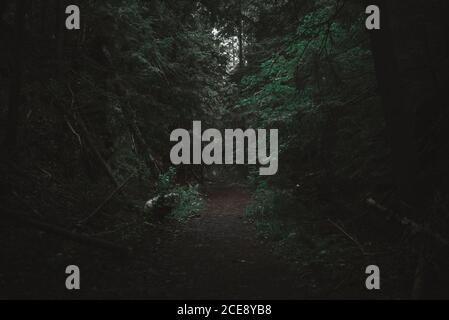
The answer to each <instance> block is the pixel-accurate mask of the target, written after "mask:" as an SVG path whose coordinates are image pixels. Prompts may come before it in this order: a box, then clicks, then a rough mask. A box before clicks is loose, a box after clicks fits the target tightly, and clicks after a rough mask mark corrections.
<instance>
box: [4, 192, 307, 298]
mask: <svg viewBox="0 0 449 320" xmlns="http://www.w3.org/2000/svg"><path fill="white" fill-rule="evenodd" d="M250 201H251V197H250V194H249V193H248V192H246V191H245V190H244V189H242V188H216V189H213V190H210V191H209V192H207V204H206V207H205V209H204V210H203V212H202V213H201V214H199V215H198V216H196V217H193V218H191V219H190V220H189V221H188V222H185V223H175V222H173V221H171V222H170V221H166V222H162V223H161V224H155V225H154V226H153V227H151V228H150V229H151V231H150V230H148V231H147V232H146V234H145V236H144V239H142V241H141V243H140V245H139V246H138V247H136V248H135V250H134V252H133V255H132V256H131V257H124V256H120V255H119V256H117V254H116V253H111V252H107V251H104V250H98V249H95V248H88V247H83V246H80V245H79V244H76V243H73V242H70V241H60V240H59V238H56V237H54V236H52V235H47V234H45V233H42V232H39V231H36V230H33V229H29V228H27V227H21V228H16V227H11V226H2V233H3V235H2V239H3V241H5V242H4V243H3V246H2V247H3V251H4V252H3V253H2V256H3V257H5V258H6V259H4V263H3V265H2V269H1V270H0V285H1V290H0V297H1V298H9V299H10V298H39V299H47V298H51V299H54V298H57V299H67V298H68V299H73V298H83V299H98V298H117V299H264V298H267V299H268V298H270V299H295V298H302V297H304V295H305V288H304V287H302V286H301V283H300V280H299V279H298V278H299V275H298V273H297V272H296V271H295V270H294V268H293V266H292V265H291V264H289V263H288V262H287V261H283V260H282V258H280V257H278V256H277V255H275V254H274V253H273V252H272V250H271V246H272V245H271V244H270V243H268V242H264V241H262V239H260V238H259V237H258V235H257V231H256V228H255V226H254V224H253V223H251V222H250V221H248V220H247V219H246V218H245V207H246V206H247V204H248V203H249V202H250ZM8 237H9V238H8ZM17 239H20V241H18V240H17ZM71 264H75V265H78V266H79V267H80V270H81V290H79V291H68V290H66V288H65V280H66V277H67V275H66V274H65V268H66V266H68V265H71Z"/></svg>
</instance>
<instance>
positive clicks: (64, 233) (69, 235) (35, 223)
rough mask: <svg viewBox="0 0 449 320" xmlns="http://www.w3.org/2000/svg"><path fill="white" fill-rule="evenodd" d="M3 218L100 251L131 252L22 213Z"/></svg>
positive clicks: (6, 215) (122, 247)
mask: <svg viewBox="0 0 449 320" xmlns="http://www.w3.org/2000/svg"><path fill="white" fill-rule="evenodd" d="M3 217H4V218H5V219H8V220H12V221H14V222H17V223H22V224H25V225H29V226H31V227H34V228H36V229H39V230H42V231H45V232H48V233H52V234H54V235H57V236H61V237H64V238H66V239H69V240H72V241H75V242H78V243H81V244H85V245H93V246H96V247H99V248H102V249H109V250H116V251H119V252H121V253H124V254H129V253H131V252H132V249H131V248H129V247H125V246H121V245H118V244H115V243H112V242H110V241H106V240H102V239H98V238H94V237H91V236H89V235H86V234H80V233H75V232H72V231H70V230H67V229H64V228H61V227H58V226H55V225H52V224H49V223H46V222H42V221H39V220H36V219H33V218H30V217H28V216H26V215H24V214H22V213H17V212H14V213H9V214H4V215H3Z"/></svg>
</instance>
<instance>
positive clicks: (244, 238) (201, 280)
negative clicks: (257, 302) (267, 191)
mask: <svg viewBox="0 0 449 320" xmlns="http://www.w3.org/2000/svg"><path fill="white" fill-rule="evenodd" d="M249 201H250V195H249V194H248V193H247V192H246V191H244V190H243V189H238V188H221V189H216V190H213V191H211V192H209V194H208V200H207V206H206V208H205V210H204V212H203V213H202V214H201V215H199V217H197V218H194V219H192V220H191V221H189V222H188V223H187V224H186V225H185V227H184V228H182V229H180V230H178V232H177V233H176V234H175V236H173V237H171V239H169V240H167V241H166V242H163V243H161V246H160V248H159V256H158V257H159V258H158V265H159V269H160V270H161V269H162V270H165V272H164V275H163V276H164V277H165V283H164V284H163V285H162V287H160V288H157V287H156V288H155V287H153V289H155V290H154V291H153V294H156V295H157V296H159V297H161V298H162V297H163V298H175V299H177V298H181V299H186V298H189V299H216V298H226V299H262V298H271V299H281V298H282V299H294V298H300V297H302V296H303V295H304V290H302V289H301V284H300V281H299V280H298V274H297V272H295V271H293V269H292V267H291V266H290V265H289V264H288V263H287V262H284V261H282V260H280V258H279V257H277V256H275V255H274V254H273V253H272V252H271V250H270V247H269V244H266V243H263V242H262V241H261V240H260V239H258V237H257V231H256V230H255V226H254V225H253V224H251V223H250V222H248V221H247V220H246V219H245V216H244V212H245V207H246V206H247V204H248V203H249Z"/></svg>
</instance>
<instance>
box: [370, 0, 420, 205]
mask: <svg viewBox="0 0 449 320" xmlns="http://www.w3.org/2000/svg"><path fill="white" fill-rule="evenodd" d="M374 2H375V4H376V5H378V6H379V8H380V10H381V29H380V30H373V31H370V34H371V42H372V51H373V57H374V62H375V69H376V75H377V80H378V85H379V91H380V95H381V98H382V104H383V107H384V113H385V120H386V125H387V131H388V136H389V140H390V141H389V142H390V146H391V153H392V162H393V172H394V178H395V183H396V188H397V191H398V195H399V197H400V199H401V200H402V201H404V202H405V203H407V204H410V205H412V206H413V205H415V199H416V196H415V191H416V189H415V188H416V173H417V159H418V157H417V150H416V146H415V141H414V123H415V117H414V112H413V110H412V108H410V107H409V106H407V105H405V103H404V97H403V94H404V93H403V91H402V86H401V82H402V79H401V77H400V75H399V67H398V62H397V54H396V50H395V39H394V35H393V29H392V27H391V25H390V17H389V14H390V11H389V7H388V5H387V1H386V0H378V1H374Z"/></svg>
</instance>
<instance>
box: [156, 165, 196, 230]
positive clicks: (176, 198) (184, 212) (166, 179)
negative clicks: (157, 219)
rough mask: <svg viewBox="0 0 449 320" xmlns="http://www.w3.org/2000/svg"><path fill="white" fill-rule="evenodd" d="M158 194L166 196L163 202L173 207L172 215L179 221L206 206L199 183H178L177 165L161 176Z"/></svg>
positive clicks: (162, 196)
mask: <svg viewBox="0 0 449 320" xmlns="http://www.w3.org/2000/svg"><path fill="white" fill-rule="evenodd" d="M157 194H158V195H159V197H161V198H164V197H165V199H164V200H163V201H161V204H163V205H164V206H168V207H170V208H172V210H171V214H170V216H171V217H172V218H174V219H176V220H178V221H185V220H187V219H188V218H189V217H191V216H192V215H195V214H198V213H199V212H200V211H201V210H202V209H203V206H204V200H203V197H202V195H201V193H200V191H199V186H198V185H191V184H186V185H179V184H177V183H176V168H175V167H170V168H169V169H168V170H167V172H165V173H163V174H161V175H160V176H159V179H158V183H157Z"/></svg>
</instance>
